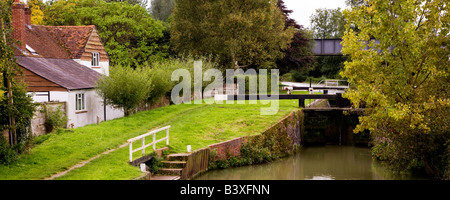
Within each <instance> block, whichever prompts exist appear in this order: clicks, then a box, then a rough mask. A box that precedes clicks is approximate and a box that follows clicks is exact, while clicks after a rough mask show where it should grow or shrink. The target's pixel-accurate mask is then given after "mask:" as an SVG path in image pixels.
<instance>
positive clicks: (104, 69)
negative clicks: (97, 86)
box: [73, 59, 109, 76]
mask: <svg viewBox="0 0 450 200" xmlns="http://www.w3.org/2000/svg"><path fill="white" fill-rule="evenodd" d="M73 60H74V61H76V62H77V63H78V64H80V65H84V66H86V67H88V68H90V69H92V70H94V71H96V72H98V73H100V74H103V75H106V76H109V62H99V63H98V65H99V66H96V67H100V68H92V65H91V64H92V63H91V61H85V60H80V59H73Z"/></svg>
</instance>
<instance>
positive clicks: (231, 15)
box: [171, 0, 294, 68]
mask: <svg viewBox="0 0 450 200" xmlns="http://www.w3.org/2000/svg"><path fill="white" fill-rule="evenodd" d="M284 22H285V17H284V16H283V14H282V13H281V10H280V9H278V8H277V2H274V1H268V0H229V1H213V0H208V1H204V0H192V1H185V0H176V1H175V10H174V12H173V21H172V23H171V41H172V44H173V45H174V49H175V51H176V52H178V53H180V54H184V55H187V54H191V55H194V56H209V55H212V56H213V57H214V58H215V59H217V60H218V62H219V63H220V64H221V65H223V66H226V67H234V68H241V67H242V68H243V67H250V66H254V67H271V66H272V65H273V63H274V61H275V60H276V59H278V58H281V57H283V52H281V50H285V49H286V48H288V45H289V43H290V42H291V40H292V37H293V34H294V29H293V28H291V27H290V28H287V29H286V28H285V23H284Z"/></svg>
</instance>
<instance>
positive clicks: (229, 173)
mask: <svg viewBox="0 0 450 200" xmlns="http://www.w3.org/2000/svg"><path fill="white" fill-rule="evenodd" d="M410 179H424V177H417V176H411V175H405V174H403V175H399V174H395V173H392V172H391V171H389V170H388V169H387V168H386V167H384V166H383V165H382V164H381V163H380V162H378V161H376V160H373V159H372V156H371V152H370V149H369V148H367V147H355V146H333V145H327V146H316V147H303V148H302V150H301V151H300V152H299V153H297V154H296V155H294V156H291V157H288V158H284V159H280V160H277V161H274V162H271V163H266V164H260V165H252V166H244V167H237V168H228V169H221V170H212V171H208V172H206V173H204V174H202V175H200V176H198V177H197V178H196V180H410Z"/></svg>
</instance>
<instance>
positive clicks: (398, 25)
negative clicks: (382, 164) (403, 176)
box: [341, 0, 450, 179]
mask: <svg viewBox="0 0 450 200" xmlns="http://www.w3.org/2000/svg"><path fill="white" fill-rule="evenodd" d="M367 3H368V6H360V7H353V8H352V10H351V11H345V16H346V18H347V19H348V20H349V24H347V25H346V29H347V30H346V33H345V35H344V38H343V39H344V40H343V46H344V48H343V50H342V51H343V53H344V54H347V55H349V56H350V59H351V61H349V62H346V63H345V70H344V72H342V73H341V75H342V76H343V77H346V78H348V80H349V82H350V83H351V84H352V85H354V86H355V89H351V90H350V91H349V92H348V93H346V94H345V96H346V97H347V98H349V99H350V100H351V101H352V102H353V104H354V105H355V107H366V109H365V114H364V116H362V117H360V124H359V125H358V126H357V127H356V129H355V132H360V131H364V130H365V129H367V130H369V131H370V132H371V135H372V137H373V145H374V147H373V152H374V155H376V156H377V157H378V158H380V159H382V160H386V161H387V162H388V163H389V164H391V166H393V167H394V168H396V169H398V170H409V169H415V168H420V169H424V170H425V171H426V172H427V173H428V174H430V175H431V176H432V177H434V178H440V179H450V145H449V144H450V132H449V130H450V123H449V122H450V90H449V89H448V83H449V82H450V78H449V77H450V73H449V70H450V65H449V64H450V62H449V58H450V51H449V41H450V32H449V31H450V17H449V13H450V5H449V4H448V1H439V0H413V1H409V0H396V1H392V0H370V1H368V2H367ZM350 25H355V26H357V27H358V29H359V31H358V32H356V31H353V30H352V29H351V28H350ZM371 39H376V40H378V41H379V42H376V41H375V40H371Z"/></svg>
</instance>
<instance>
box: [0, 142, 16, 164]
mask: <svg viewBox="0 0 450 200" xmlns="http://www.w3.org/2000/svg"><path fill="white" fill-rule="evenodd" d="M16 155H17V154H16V152H14V150H13V149H12V148H11V147H10V146H9V144H8V140H7V139H6V138H5V136H3V135H0V164H3V165H8V164H11V163H13V162H14V161H15V160H16V159H17V158H16V157H17V156H16Z"/></svg>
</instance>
